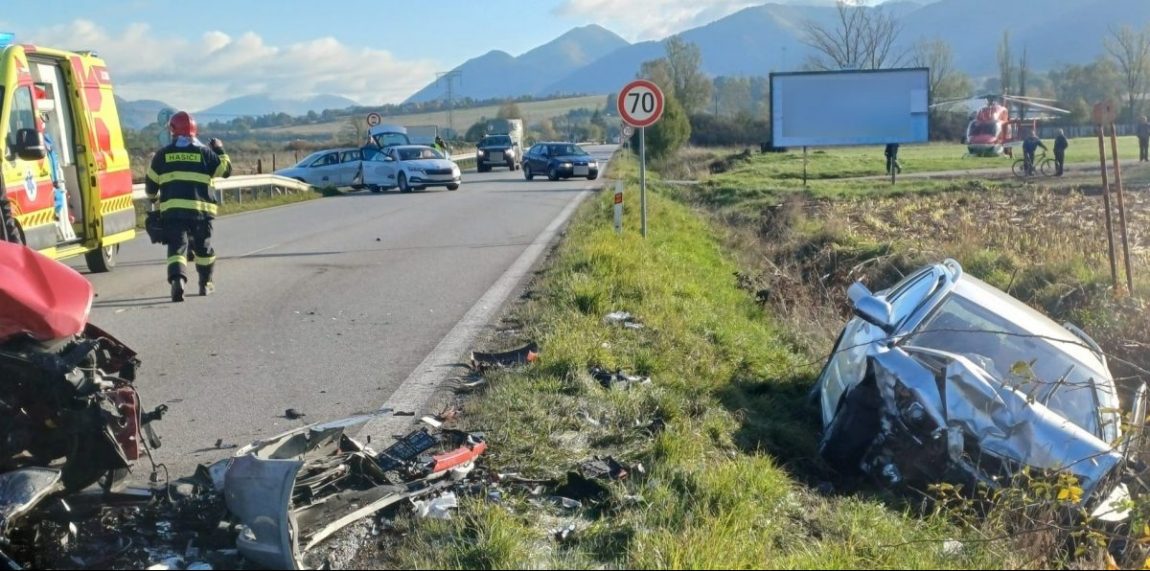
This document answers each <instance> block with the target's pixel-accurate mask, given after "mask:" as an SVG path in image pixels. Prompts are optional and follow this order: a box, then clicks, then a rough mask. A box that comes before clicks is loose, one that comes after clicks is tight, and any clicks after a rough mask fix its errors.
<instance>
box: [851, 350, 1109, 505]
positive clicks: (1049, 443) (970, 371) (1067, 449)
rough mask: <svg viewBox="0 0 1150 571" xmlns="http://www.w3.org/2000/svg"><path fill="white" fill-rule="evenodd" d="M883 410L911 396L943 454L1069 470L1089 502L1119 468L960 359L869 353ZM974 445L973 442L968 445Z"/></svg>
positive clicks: (1101, 447)
mask: <svg viewBox="0 0 1150 571" xmlns="http://www.w3.org/2000/svg"><path fill="white" fill-rule="evenodd" d="M868 359H870V361H871V365H872V366H873V371H874V374H875V381H876V382H877V384H878V389H879V394H880V395H881V397H882V401H883V404H884V409H885V411H886V412H887V413H889V414H894V415H898V414H900V412H901V411H902V410H903V409H904V408H905V407H906V401H905V400H904V401H901V402H900V398H899V396H898V394H899V393H902V394H903V395H904V397H905V395H908V394H909V395H912V396H913V399H914V401H916V402H918V403H920V404H921V405H923V406H924V408H925V413H926V415H927V416H929V417H930V419H931V420H932V421H933V422H934V423H936V424H937V426H939V427H943V428H945V433H946V435H947V449H948V450H947V452H948V456H949V457H950V460H951V461H952V462H955V463H956V464H965V463H966V462H967V460H966V459H965V454H966V452H967V451H968V448H969V446H968V445H969V444H974V445H976V446H977V448H978V449H979V450H981V451H982V452H983V453H985V454H989V455H991V456H994V457H997V458H1002V459H1008V460H1012V461H1014V462H1017V463H1020V464H1022V465H1025V466H1030V467H1032V468H1038V469H1049V470H1068V471H1069V472H1071V473H1072V474H1074V475H1075V476H1077V477H1078V479H1079V482H1080V485H1081V487H1082V488H1083V490H1084V492H1085V494H1084V495H1085V496H1090V495H1091V494H1092V493H1093V492H1094V491H1095V489H1096V488H1097V487H1098V486H1099V484H1101V483H1102V482H1103V480H1104V479H1105V478H1106V476H1107V475H1108V474H1109V473H1111V471H1113V470H1114V468H1115V467H1116V466H1118V465H1119V463H1120V462H1121V460H1122V456H1121V455H1120V454H1119V453H1118V452H1117V451H1116V450H1115V449H1114V447H1112V446H1111V445H1110V444H1109V443H1107V442H1105V441H1103V440H1102V439H1100V438H1098V437H1097V436H1095V435H1094V434H1091V433H1090V432H1087V431H1086V430H1084V429H1082V428H1081V427H1079V426H1077V425H1076V424H1074V423H1073V422H1071V421H1070V420H1068V419H1066V418H1065V417H1063V416H1061V415H1059V414H1058V413H1056V412H1054V411H1053V410H1051V409H1049V408H1047V407H1046V406H1045V405H1044V404H1042V403H1040V402H1035V401H1033V400H1032V399H1030V398H1029V397H1028V396H1027V395H1026V394H1025V393H1023V392H1022V391H1020V390H1017V389H1015V388H1013V387H1010V386H1007V385H1005V384H1003V383H1002V382H1000V381H998V380H997V379H996V378H994V377H993V376H992V375H991V374H990V373H988V372H986V370H984V369H983V368H982V367H980V366H978V365H977V364H975V363H974V362H973V361H971V360H970V359H968V358H967V357H965V356H963V355H958V354H954V353H947V352H944V351H938V350H934V349H926V348H921V347H912V346H907V347H895V348H892V349H879V350H875V351H872V352H871V353H870V355H869V357H868ZM968 440H973V442H968Z"/></svg>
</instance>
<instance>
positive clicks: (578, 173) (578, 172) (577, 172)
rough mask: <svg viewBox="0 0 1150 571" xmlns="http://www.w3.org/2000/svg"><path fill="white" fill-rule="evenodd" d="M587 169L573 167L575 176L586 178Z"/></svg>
mask: <svg viewBox="0 0 1150 571" xmlns="http://www.w3.org/2000/svg"><path fill="white" fill-rule="evenodd" d="M587 172H588V171H587V167H575V176H587Z"/></svg>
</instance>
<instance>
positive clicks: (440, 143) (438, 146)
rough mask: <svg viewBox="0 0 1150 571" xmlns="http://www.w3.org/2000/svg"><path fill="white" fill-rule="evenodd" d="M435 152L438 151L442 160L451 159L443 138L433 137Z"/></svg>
mask: <svg viewBox="0 0 1150 571" xmlns="http://www.w3.org/2000/svg"><path fill="white" fill-rule="evenodd" d="M435 150H437V151H439V152H440V153H441V154H442V155H443V158H445V159H451V151H449V150H448V149H447V141H444V140H443V137H440V136H439V135H436V136H435Z"/></svg>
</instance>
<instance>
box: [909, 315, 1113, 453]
mask: <svg viewBox="0 0 1150 571" xmlns="http://www.w3.org/2000/svg"><path fill="white" fill-rule="evenodd" d="M903 343H905V344H910V345H914V346H917V347H926V348H928V349H936V350H939V351H946V352H948V353H956V354H959V355H963V356H965V357H967V358H968V359H970V360H971V361H973V362H974V363H975V364H977V365H979V366H981V367H982V368H983V369H984V370H986V372H987V373H989V374H990V375H991V376H993V377H994V378H995V379H998V380H999V381H1000V382H1002V383H1003V384H1005V385H1007V386H1011V387H1014V388H1016V389H1018V390H1020V391H1022V392H1023V393H1025V394H1026V395H1027V396H1029V397H1031V398H1033V399H1034V400H1036V401H1038V402H1040V403H1043V404H1045V405H1046V406H1047V407H1048V408H1050V409H1051V410H1053V411H1054V412H1056V413H1058V414H1060V415H1061V416H1063V417H1064V418H1066V419H1067V420H1069V421H1071V422H1073V423H1074V424H1076V425H1078V426H1079V427H1081V428H1083V429H1085V430H1086V431H1088V432H1090V433H1091V434H1094V435H1095V436H1099V437H1100V438H1103V439H1104V440H1106V441H1108V442H1109V441H1111V440H1113V439H1115V438H1117V433H1116V429H1117V422H1116V420H1117V419H1116V417H1115V415H1116V414H1117V413H1116V412H1109V411H1101V410H1100V408H1101V407H1102V406H1108V405H1109V404H1110V403H1111V402H1113V398H1112V397H1113V396H1114V395H1109V394H1107V395H1098V394H1096V393H1095V391H1096V390H1102V389H1101V388H1100V387H1099V386H1098V383H1097V382H1096V380H1097V379H1103V380H1105V379H1108V377H1107V376H1105V375H1103V374H1101V373H1099V372H1096V371H1093V370H1091V369H1090V367H1088V366H1087V365H1085V364H1083V363H1081V362H1079V361H1077V360H1075V359H1074V358H1072V357H1070V355H1068V354H1067V353H1066V352H1065V351H1061V350H1059V349H1058V347H1057V345H1059V344H1061V343H1060V342H1058V341H1051V340H1047V339H1044V338H1040V337H1037V336H1035V335H1034V334H1032V333H1029V332H1027V331H1026V330H1025V329H1023V328H1021V327H1019V326H1018V325H1016V324H1014V323H1012V322H1010V321H1009V320H1007V319H1004V318H1002V317H1001V316H999V315H997V314H995V313H993V312H991V311H989V310H988V309H987V308H985V307H983V306H981V305H978V304H976V303H974V302H973V301H971V300H968V299H966V298H964V297H961V296H958V295H953V294H952V295H950V296H949V297H948V298H947V300H946V301H945V302H944V303H943V304H942V305H941V306H940V307H939V308H938V309H937V310H936V311H935V312H934V314H933V315H931V316H930V318H929V319H928V320H927V321H925V322H924V323H923V324H922V325H921V326H920V327H919V328H918V329H917V330H916V331H915V332H914V333H912V334H911V335H909V336H908V337H906V339H904V341H903ZM1106 386H1109V385H1106ZM1100 396H1101V397H1103V400H1104V402H1105V405H1103V404H1102V403H1100V402H1099V397H1100ZM1100 414H1101V415H1105V416H1106V421H1105V423H1104V428H1103V430H1100V429H1099V419H1100ZM1111 417H1115V418H1111Z"/></svg>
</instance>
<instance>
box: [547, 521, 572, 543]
mask: <svg viewBox="0 0 1150 571" xmlns="http://www.w3.org/2000/svg"><path fill="white" fill-rule="evenodd" d="M551 533H552V535H554V537H555V540H556V541H558V542H560V543H564V542H566V541H567V540H569V539H571V537H572V536H573V535H575V524H573V523H572V524H569V525H568V526H567V527H565V528H563V529H557V530H554V531H552V532H551Z"/></svg>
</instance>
